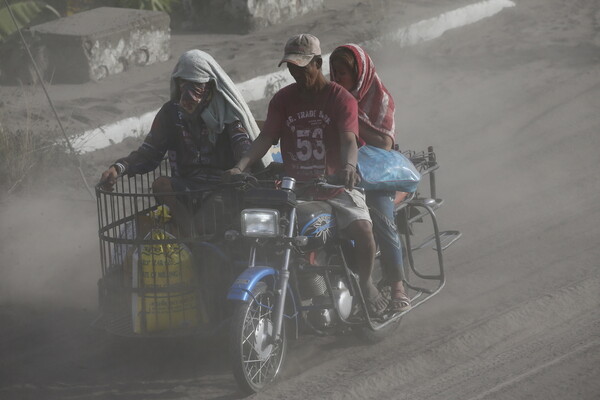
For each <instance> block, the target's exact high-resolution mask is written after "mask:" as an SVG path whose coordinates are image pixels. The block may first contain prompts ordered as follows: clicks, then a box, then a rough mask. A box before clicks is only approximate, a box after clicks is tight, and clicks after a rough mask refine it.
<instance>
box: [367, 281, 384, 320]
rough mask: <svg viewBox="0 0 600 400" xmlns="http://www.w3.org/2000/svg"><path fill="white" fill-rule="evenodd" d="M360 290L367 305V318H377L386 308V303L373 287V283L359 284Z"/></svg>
mask: <svg viewBox="0 0 600 400" xmlns="http://www.w3.org/2000/svg"><path fill="white" fill-rule="evenodd" d="M360 286H361V290H362V292H363V295H364V297H365V303H366V304H367V308H368V311H369V316H371V317H378V316H381V314H383V312H384V311H385V310H386V308H387V306H388V301H387V300H386V298H385V297H384V296H383V295H382V294H381V292H380V291H379V289H377V288H376V287H375V285H373V282H371V281H369V282H366V283H361V285H360Z"/></svg>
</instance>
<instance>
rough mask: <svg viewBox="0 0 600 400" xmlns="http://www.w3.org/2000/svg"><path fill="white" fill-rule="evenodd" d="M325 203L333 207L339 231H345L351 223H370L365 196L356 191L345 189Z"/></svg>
mask: <svg viewBox="0 0 600 400" xmlns="http://www.w3.org/2000/svg"><path fill="white" fill-rule="evenodd" d="M326 202H327V203H329V204H331V206H332V207H333V212H334V213H335V219H336V224H337V227H338V228H339V229H345V228H347V227H348V225H350V224H351V223H352V222H354V221H358V220H366V221H369V222H371V216H370V215H369V208H368V207H367V203H366V201H365V195H364V194H363V193H361V192H359V191H358V190H356V189H352V190H348V189H346V190H344V191H343V192H341V193H340V194H338V195H337V196H335V197H334V198H332V199H329V200H326ZM371 223H372V222H371Z"/></svg>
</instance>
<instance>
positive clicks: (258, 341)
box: [230, 282, 287, 394]
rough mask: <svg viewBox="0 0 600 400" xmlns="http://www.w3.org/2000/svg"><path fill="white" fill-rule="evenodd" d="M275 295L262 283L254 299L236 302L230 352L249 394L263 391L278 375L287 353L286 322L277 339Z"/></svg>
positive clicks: (240, 383)
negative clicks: (274, 320) (274, 333)
mask: <svg viewBox="0 0 600 400" xmlns="http://www.w3.org/2000/svg"><path fill="white" fill-rule="evenodd" d="M274 305H275V295H274V294H273V292H271V291H270V290H269V289H268V288H267V285H266V284H265V283H264V282H259V283H258V285H256V287H255V288H254V290H253V292H252V298H251V299H250V300H249V301H247V302H241V303H239V304H237V305H236V308H235V312H234V314H233V319H232V321H231V323H232V330H231V341H230V355H231V361H232V367H233V376H234V377H235V380H236V382H237V384H238V386H239V387H240V389H241V390H242V392H244V393H245V394H252V393H256V392H259V391H260V390H262V389H263V388H264V387H265V386H267V385H268V384H269V383H270V382H272V381H273V379H275V377H276V376H277V375H278V373H279V370H280V368H281V365H282V364H283V360H284V358H285V352H286V342H287V341H286V336H285V324H283V326H282V328H281V338H280V340H278V341H275V340H274V338H273V328H274V326H273V318H274V315H273V312H274V310H273V307H274Z"/></svg>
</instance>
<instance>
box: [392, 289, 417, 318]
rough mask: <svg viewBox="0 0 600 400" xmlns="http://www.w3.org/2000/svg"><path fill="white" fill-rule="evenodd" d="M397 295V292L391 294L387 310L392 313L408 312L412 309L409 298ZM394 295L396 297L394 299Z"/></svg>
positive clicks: (402, 294) (401, 294)
mask: <svg viewBox="0 0 600 400" xmlns="http://www.w3.org/2000/svg"><path fill="white" fill-rule="evenodd" d="M399 293H400V295H399V296H398V292H396V293H394V294H392V299H391V301H390V305H389V307H388V308H389V310H390V311H391V312H393V313H399V312H404V311H408V310H410V309H411V308H412V305H411V304H410V298H409V297H408V296H407V295H405V294H404V293H402V292H399ZM394 295H396V296H398V297H396V298H394Z"/></svg>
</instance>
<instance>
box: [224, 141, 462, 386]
mask: <svg viewBox="0 0 600 400" xmlns="http://www.w3.org/2000/svg"><path fill="white" fill-rule="evenodd" d="M405 155H406V156H408V157H409V158H410V159H411V161H412V162H413V164H414V165H415V167H416V168H417V169H418V170H419V172H420V173H421V175H422V176H423V177H427V178H428V179H429V187H428V189H429V190H428V191H429V194H428V195H427V196H423V195H422V194H421V193H420V192H419V191H418V190H417V191H416V192H414V193H412V194H411V195H410V196H409V198H408V199H406V200H405V201H403V202H401V203H399V204H397V205H396V208H395V222H396V226H397V229H398V232H399V233H400V236H401V238H402V239H403V247H404V254H405V257H406V261H407V262H406V263H405V264H408V268H407V271H405V274H404V275H405V278H404V281H405V282H404V284H405V287H406V288H408V290H409V291H410V296H411V298H412V308H411V309H410V310H407V311H404V312H397V313H390V312H388V313H384V315H382V316H377V317H373V316H371V315H370V314H369V312H368V311H367V306H366V302H365V297H364V295H363V293H362V291H361V289H360V286H359V284H358V274H357V267H356V266H355V265H353V263H352V257H351V256H350V254H351V253H350V252H351V251H352V243H351V242H349V241H347V240H344V239H343V238H341V237H340V236H339V235H338V233H337V232H336V229H335V218H334V216H333V213H332V209H331V206H330V205H328V204H327V203H325V202H321V201H303V200H301V197H302V192H303V191H304V190H307V189H310V188H314V187H317V188H323V189H332V188H340V187H341V186H336V185H331V184H329V183H327V182H325V181H322V180H317V181H315V182H304V183H301V182H296V181H295V180H294V179H293V178H290V177H282V178H281V179H280V180H275V181H273V180H266V181H260V183H261V185H259V186H258V187H254V188H250V189H248V190H247V191H245V192H244V194H243V206H244V208H243V210H242V211H241V218H240V220H241V221H240V230H239V231H236V230H231V231H229V232H227V237H228V238H229V240H231V241H232V242H235V243H239V242H240V241H241V242H243V243H246V244H247V245H248V246H249V253H248V254H249V256H248V261H247V268H246V269H245V270H244V272H242V273H241V274H240V275H239V276H238V277H237V279H235V281H234V283H233V285H232V286H231V288H230V290H229V293H228V295H227V297H228V299H229V300H232V301H233V302H234V303H235V307H234V312H233V317H232V320H231V332H230V359H231V364H232V369H233V375H234V377H235V380H236V382H237V384H238V386H239V388H240V389H241V390H242V391H243V392H244V393H246V394H252V393H255V392H259V391H261V390H262V389H264V388H265V387H266V386H268V385H269V384H270V383H271V382H273V380H274V379H275V378H277V377H278V375H279V374H280V371H281V369H282V367H283V365H284V362H285V358H286V352H287V349H288V340H289V339H297V338H298V337H299V336H300V335H301V334H317V335H328V334H338V333H345V332H348V331H352V332H354V333H355V334H356V335H357V336H358V337H360V338H361V339H363V340H365V341H367V342H369V343H376V342H378V341H380V340H382V339H383V338H384V337H386V336H387V335H389V334H391V333H392V332H393V331H394V330H395V329H396V328H397V326H398V323H399V322H400V320H401V319H402V317H403V316H404V315H406V314H407V313H408V312H410V311H413V310H415V309H416V308H418V307H419V306H420V305H422V304H423V303H424V302H425V301H427V300H429V299H431V298H432V297H433V296H435V295H436V294H437V293H439V292H440V290H441V289H442V288H443V287H444V284H445V281H446V280H445V275H444V264H443V251H444V250H445V249H447V248H448V247H449V246H450V245H452V244H453V243H454V242H455V241H456V240H458V238H459V237H460V235H461V234H460V232H458V231H451V230H446V231H440V229H439V227H438V222H437V217H436V214H435V210H437V209H438V208H439V207H440V206H441V205H442V203H443V200H442V199H440V198H438V197H437V193H436V181H435V171H436V170H437V169H438V168H439V165H438V163H437V161H436V156H435V153H434V151H433V148H431V147H429V148H428V149H427V151H423V152H414V151H409V152H406V153H405ZM426 219H429V221H430V225H429V230H430V233H426V234H425V235H424V236H423V235H421V234H417V232H416V229H415V225H416V224H418V223H422V222H424V221H425V220H426ZM411 237H412V238H411ZM414 237H419V244H416V245H413V238H414ZM430 246H431V247H433V249H434V250H435V254H436V255H437V263H431V264H437V265H435V267H434V268H433V270H431V267H425V268H417V267H416V265H415V257H414V253H415V252H416V251H417V250H421V249H424V248H427V247H430ZM431 264H430V265H431ZM373 278H374V281H375V282H378V286H379V289H380V290H381V292H382V293H384V294H385V295H386V296H387V297H388V300H389V297H390V293H391V290H390V287H389V284H388V283H387V282H386V281H385V279H384V277H383V273H382V271H381V266H380V263H379V262H376V265H375V270H374V271H373Z"/></svg>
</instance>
